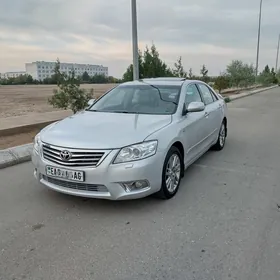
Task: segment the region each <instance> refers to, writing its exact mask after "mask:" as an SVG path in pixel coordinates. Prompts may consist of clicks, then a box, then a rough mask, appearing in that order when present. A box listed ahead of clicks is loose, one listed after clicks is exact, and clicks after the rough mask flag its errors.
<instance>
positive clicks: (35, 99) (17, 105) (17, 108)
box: [0, 84, 115, 150]
mask: <svg viewBox="0 0 280 280" xmlns="http://www.w3.org/2000/svg"><path fill="white" fill-rule="evenodd" d="M114 86H115V84H89V85H82V86H81V87H82V88H84V89H87V90H90V89H93V90H94V96H95V97H99V96H100V95H102V94H104V93H105V92H106V91H107V90H109V89H111V88H112V87H114ZM54 88H56V87H55V86H54V85H26V86H25V85H19V86H0V121H1V119H3V118H8V117H13V116H22V115H28V114H29V113H45V112H52V111H56V110H58V109H54V108H53V107H52V106H51V105H49V104H48V98H49V97H50V96H51V95H52V94H53V89H54ZM38 132H39V131H38V130H32V131H30V132H27V133H21V134H17V135H11V136H5V137H3V136H2V137H1V136H0V150H1V149H6V148H10V147H14V146H18V145H23V144H27V143H30V142H32V141H33V139H34V136H35V135H36V134H37V133H38Z"/></svg>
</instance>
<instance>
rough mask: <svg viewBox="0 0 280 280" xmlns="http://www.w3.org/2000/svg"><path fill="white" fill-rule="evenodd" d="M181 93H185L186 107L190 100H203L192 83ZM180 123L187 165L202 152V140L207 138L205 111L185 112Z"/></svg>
mask: <svg viewBox="0 0 280 280" xmlns="http://www.w3.org/2000/svg"><path fill="white" fill-rule="evenodd" d="M183 94H184V95H185V106H186V108H188V105H189V104H190V103H191V102H203V100H202V97H201V95H200V93H199V90H198V88H197V86H196V85H195V84H194V83H193V84H189V85H187V87H186V88H185V90H183ZM180 123H181V127H182V130H181V133H182V138H183V139H184V147H185V164H186V166H188V165H189V164H190V163H192V162H193V161H194V160H195V159H197V158H198V157H199V156H200V155H201V153H203V147H204V146H205V145H204V140H205V139H206V138H207V130H206V123H207V121H206V118H205V112H204V111H202V112H191V113H187V114H186V115H185V116H183V117H182V121H181V122H180Z"/></svg>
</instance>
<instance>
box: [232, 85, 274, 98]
mask: <svg viewBox="0 0 280 280" xmlns="http://www.w3.org/2000/svg"><path fill="white" fill-rule="evenodd" d="M276 87H278V85H274V86H271V87H266V88H261V89H255V90H251V91H249V92H243V93H239V94H234V95H230V96H229V98H230V100H231V101H234V100H237V99H240V98H244V97H247V96H251V95H253V94H257V93H260V92H263V91H267V90H270V89H273V88H276Z"/></svg>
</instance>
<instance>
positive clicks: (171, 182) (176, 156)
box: [157, 147, 184, 199]
mask: <svg viewBox="0 0 280 280" xmlns="http://www.w3.org/2000/svg"><path fill="white" fill-rule="evenodd" d="M183 166H184V164H183V158H182V155H181V153H180V151H179V149H178V148H176V147H171V148H170V150H169V151H168V153H167V155H166V158H165V161H164V165H163V170H162V183H161V189H160V191H159V192H158V193H157V196H158V197H160V198H162V199H170V198H172V197H173V196H174V195H175V194H176V193H177V191H178V189H179V186H180V183H181V177H182V172H184V170H183Z"/></svg>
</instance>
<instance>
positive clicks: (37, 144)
mask: <svg viewBox="0 0 280 280" xmlns="http://www.w3.org/2000/svg"><path fill="white" fill-rule="evenodd" d="M39 147H40V133H38V134H37V135H36V136H35V137H34V143H33V148H34V150H35V151H36V152H39Z"/></svg>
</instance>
